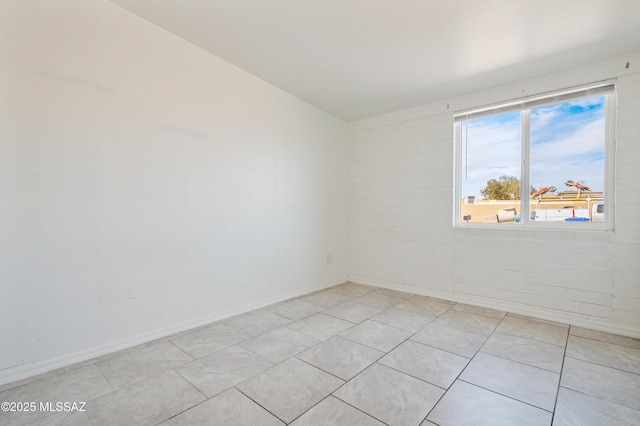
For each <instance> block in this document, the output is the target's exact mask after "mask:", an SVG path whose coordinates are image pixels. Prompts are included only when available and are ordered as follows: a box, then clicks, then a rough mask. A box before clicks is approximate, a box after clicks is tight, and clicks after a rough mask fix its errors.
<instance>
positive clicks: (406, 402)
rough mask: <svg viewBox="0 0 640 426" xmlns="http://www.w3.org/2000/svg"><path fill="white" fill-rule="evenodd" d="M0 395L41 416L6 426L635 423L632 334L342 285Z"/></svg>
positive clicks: (6, 418) (7, 388)
mask: <svg viewBox="0 0 640 426" xmlns="http://www.w3.org/2000/svg"><path fill="white" fill-rule="evenodd" d="M3 401H8V402H16V403H18V402H21V403H24V402H35V403H36V408H37V409H36V410H35V411H31V412H0V425H9V424H10V425H13V424H16V425H19V424H36V425H94V426H96V425H156V424H162V425H224V426H227V425H283V424H292V425H296V426H300V425H349V426H351V425H384V424H388V425H414V426H418V425H420V426H428V425H551V424H553V425H598V426H600V425H639V424H640V340H637V339H632V338H628V337H623V336H617V335H613V334H608V333H602V332H598V331H593V330H588V329H585V328H580V327H574V326H571V327H569V326H567V325H564V324H558V323H552V322H549V321H543V320H537V319H534V318H528V317H523V316H520V315H514V314H507V313H505V312H499V311H495V310H491V309H486V308H479V307H475V306H470V305H464V304H460V303H458V304H455V303H452V302H448V301H445V300H437V299H432V298H427V297H421V296H416V295H412V294H409V293H402V292H398V291H393V290H386V289H377V288H374V287H368V286H363V285H358V284H352V283H347V284H344V285H341V286H337V287H333V288H331V289H328V290H325V291H322V292H318V293H315V294H310V295H306V296H303V297H300V298H297V299H293V300H290V301H286V302H282V303H278V304H275V305H272V306H269V307H267V308H264V309H260V310H257V311H254V312H251V313H248V314H245V315H241V316H238V317H234V318H230V319H228V320H225V321H220V322H218V323H215V324H211V325H209V326H205V327H199V328H198V329H195V330H190V331H188V332H184V333H180V334H179V335H175V336H170V337H168V338H164V339H160V340H158V341H155V342H150V343H148V344H145V345H140V346H137V347H133V348H128V349H125V350H123V351H120V352H118V353H115V354H111V355H108V356H103V357H100V358H98V359H94V360H90V361H86V362H83V363H80V364H77V365H73V366H69V367H67V368H63V369H59V370H56V371H53V372H50V373H46V374H43V375H40V376H37V377H32V378H30V379H26V380H22V381H20V382H16V383H10V384H6V385H3V386H0V402H3ZM58 401H60V402H78V403H80V402H84V403H86V404H85V405H84V409H85V411H79V412H77V411H72V412H64V411H62V412H56V411H55V410H57V408H56V407H55V402H58ZM40 402H42V403H44V404H45V405H44V408H48V409H45V410H41V409H40V408H41V407H40ZM47 403H49V404H51V403H53V404H54V405H53V406H52V405H46V404H47Z"/></svg>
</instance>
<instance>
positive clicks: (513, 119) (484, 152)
mask: <svg viewBox="0 0 640 426" xmlns="http://www.w3.org/2000/svg"><path fill="white" fill-rule="evenodd" d="M521 122H522V118H521V113H520V112H513V113H508V114H500V115H494V116H490V117H482V118H477V119H473V120H463V121H462V122H461V123H460V142H461V146H460V154H461V160H462V161H461V170H460V172H461V175H460V178H461V181H460V182H461V186H460V190H461V192H460V195H461V197H462V199H461V204H460V214H461V217H460V220H461V221H464V222H481V223H482V222H484V223H495V222H499V223H514V222H517V221H519V218H520V216H519V214H520V211H521V210H520V176H521V173H520V172H521V152H520V147H521V138H522V128H521V124H522V123H521Z"/></svg>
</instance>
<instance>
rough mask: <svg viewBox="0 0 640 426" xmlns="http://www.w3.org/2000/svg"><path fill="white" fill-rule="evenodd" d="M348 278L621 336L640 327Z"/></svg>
mask: <svg viewBox="0 0 640 426" xmlns="http://www.w3.org/2000/svg"><path fill="white" fill-rule="evenodd" d="M349 281H350V282H353V283H357V284H364V285H370V286H374V287H382V288H387V289H390V290H398V291H404V292H407V293H413V294H417V295H420V296H428V297H435V298H438V299H444V300H448V301H451V302H456V303H466V304H469V305H475V306H480V307H483V308H490V309H496V310H499V311H505V312H511V313H514V314H518V315H526V316H530V317H534V318H539V319H543V320H547V321H555V322H559V323H563V324H568V325H575V326H578V327H584V328H589V329H592V330H598V331H604V332H607V333H613V334H619V335H622V336H628V337H633V338H636V339H640V330H639V329H638V328H637V327H633V326H631V325H626V324H620V323H616V322H613V321H612V320H610V319H608V318H601V317H591V316H586V315H579V314H575V313H571V312H565V311H559V310H555V309H548V308H543V307H534V306H530V305H524V304H521V303H515V302H508V301H504V300H498V299H490V298H484V297H476V296H470V295H461V294H456V293H455V292H442V291H432V290H429V289H423V288H418V287H414V286H406V285H402V284H398V283H392V282H387V281H377V280H370V279H366V278H362V277H354V276H349Z"/></svg>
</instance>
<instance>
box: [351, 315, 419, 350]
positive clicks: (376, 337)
mask: <svg viewBox="0 0 640 426" xmlns="http://www.w3.org/2000/svg"><path fill="white" fill-rule="evenodd" d="M340 335H341V336H342V337H345V338H347V339H349V340H353V341H354V342H358V343H362V344H363V345H366V346H369V347H371V348H374V349H377V350H379V351H382V352H389V351H390V350H391V349H393V348H395V347H396V346H398V345H399V344H400V343H402V342H403V341H404V340H406V339H408V338H409V337H410V336H411V332H410V331H407V330H401V329H399V328H396V327H391V326H388V325H385V324H380V323H378V322H375V321H365V322H363V323H361V324H358V325H356V326H355V327H353V328H350V329H349V330H347V331H345V332H343V333H341V334H340Z"/></svg>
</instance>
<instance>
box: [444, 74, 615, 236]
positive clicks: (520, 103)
mask: <svg viewBox="0 0 640 426" xmlns="http://www.w3.org/2000/svg"><path fill="white" fill-rule="evenodd" d="M598 95H602V96H605V112H604V116H605V152H604V156H605V159H604V180H605V187H604V188H603V191H604V194H605V203H604V207H605V220H604V222H599V223H598V222H565V221H563V222H551V221H549V222H546V221H535V220H530V213H531V207H530V202H529V200H530V194H529V188H530V186H531V183H530V176H531V173H530V155H531V153H530V148H531V141H530V128H529V127H530V120H529V118H530V113H531V109H532V108H536V107H539V106H543V105H550V104H556V103H560V102H566V101H570V100H573V99H580V98H585V97H591V96H598ZM516 111H520V112H521V114H522V124H521V126H522V137H521V147H520V151H521V157H522V158H521V161H522V163H521V170H520V177H519V179H520V210H521V211H520V217H521V218H522V221H521V222H520V223H514V224H508V225H505V224H500V223H480V222H468V223H467V222H465V221H463V220H462V217H461V207H460V205H461V199H462V193H461V187H462V185H461V182H462V178H463V176H462V152H463V147H462V126H461V123H462V121H464V120H465V119H469V118H470V117H471V118H479V117H482V116H492V115H500V114H505V113H509V112H516ZM615 119H616V90H615V80H608V81H603V82H598V83H594V84H591V85H585V86H578V87H574V88H570V89H564V90H559V91H554V92H549V93H544V94H540V95H536V96H530V97H526V98H522V99H517V100H513V101H507V102H502V103H498V104H492V105H489V106H484V107H479V108H474V109H469V110H462V111H458V112H455V113H454V147H455V155H454V161H455V164H454V197H455V198H454V217H453V225H454V226H455V227H481V228H507V229H527V228H531V229H558V230H585V231H591V230H606V231H613V230H614V223H615V221H614V218H615V199H614V196H615V192H614V189H615V188H614V179H615V127H616V123H615Z"/></svg>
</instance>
